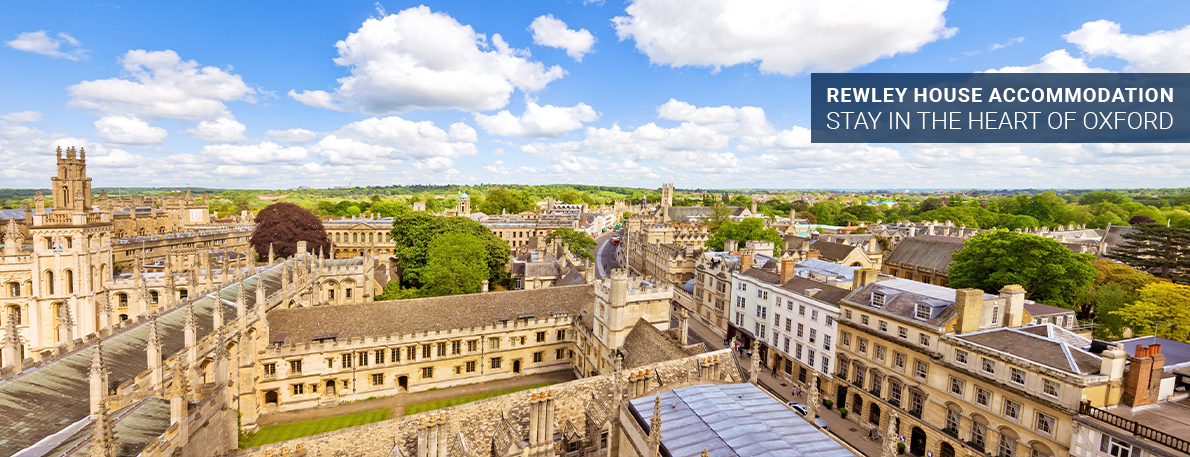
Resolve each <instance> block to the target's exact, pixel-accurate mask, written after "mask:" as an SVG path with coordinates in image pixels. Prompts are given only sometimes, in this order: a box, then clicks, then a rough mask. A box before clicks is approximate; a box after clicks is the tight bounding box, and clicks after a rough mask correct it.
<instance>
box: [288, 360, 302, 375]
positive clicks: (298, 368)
mask: <svg viewBox="0 0 1190 457" xmlns="http://www.w3.org/2000/svg"><path fill="white" fill-rule="evenodd" d="M289 373H290V374H302V361H301V360H290V361H289Z"/></svg>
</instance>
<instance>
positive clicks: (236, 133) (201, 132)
mask: <svg viewBox="0 0 1190 457" xmlns="http://www.w3.org/2000/svg"><path fill="white" fill-rule="evenodd" d="M246 129H247V127H246V126H245V125H244V124H241V123H239V122H238V121H236V120H235V119H234V118H232V117H221V118H218V119H215V120H213V121H202V122H199V123H198V127H195V128H192V129H187V130H183V131H182V133H189V134H190V135H191V136H193V137H195V138H198V139H200V140H206V141H208V142H211V143H237V142H240V141H245V140H247V139H248V137H246V136H244V130H246Z"/></svg>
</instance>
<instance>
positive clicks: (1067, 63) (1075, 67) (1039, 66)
mask: <svg viewBox="0 0 1190 457" xmlns="http://www.w3.org/2000/svg"><path fill="white" fill-rule="evenodd" d="M986 73H1110V71H1109V70H1105V69H1102V68H1092V67H1090V66H1088V65H1087V62H1086V61H1085V60H1083V59H1082V58H1081V57H1074V56H1071V55H1070V53H1068V52H1066V50H1065V49H1059V50H1057V51H1054V52H1051V53H1049V54H1046V55H1045V56H1043V57H1042V58H1041V62H1038V63H1035V64H1033V65H1029V66H1025V67H1013V66H1008V67H1004V68H1001V69H999V70H996V69H991V70H988V71H986Z"/></svg>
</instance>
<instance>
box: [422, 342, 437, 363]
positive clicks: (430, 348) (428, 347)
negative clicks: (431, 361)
mask: <svg viewBox="0 0 1190 457" xmlns="http://www.w3.org/2000/svg"><path fill="white" fill-rule="evenodd" d="M433 352H434V345H432V344H423V345H421V358H423V359H428V358H430V355H431V354H433Z"/></svg>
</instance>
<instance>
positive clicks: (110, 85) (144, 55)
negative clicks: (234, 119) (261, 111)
mask: <svg viewBox="0 0 1190 457" xmlns="http://www.w3.org/2000/svg"><path fill="white" fill-rule="evenodd" d="M121 63H122V64H123V65H124V71H125V72H127V73H128V77H127V78H111V79H100V80H95V81H83V82H80V83H78V84H75V85H73V86H70V87H69V89H68V90H69V91H70V95H71V97H72V98H71V99H70V102H69V103H68V104H67V106H70V107H73V108H82V109H87V110H92V111H95V112H98V113H101V114H117V115H129V114H132V115H137V116H141V117H150V118H171V119H184V120H199V119H212V118H215V117H219V116H226V115H229V113H228V110H227V105H225V104H224V102H229V101H236V100H242V101H247V102H255V98H254V97H253V95H254V94H255V93H256V89H253V88H251V87H248V85H247V84H244V81H243V80H242V79H241V78H240V76H239V75H235V74H231V73H228V72H226V71H223V70H220V69H218V68H215V67H201V68H200V67H199V65H198V63H197V62H195V61H193V60H188V61H184V60H182V59H181V58H180V57H179V56H178V54H177V53H176V52H174V51H169V50H166V51H143V50H132V51H128V53H127V54H125V55H124V57H123V58H121Z"/></svg>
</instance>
